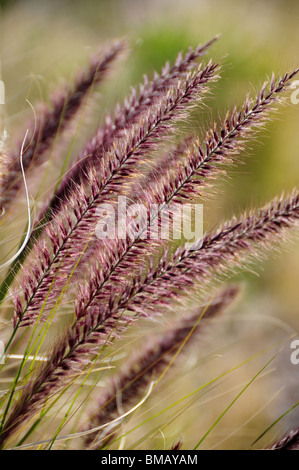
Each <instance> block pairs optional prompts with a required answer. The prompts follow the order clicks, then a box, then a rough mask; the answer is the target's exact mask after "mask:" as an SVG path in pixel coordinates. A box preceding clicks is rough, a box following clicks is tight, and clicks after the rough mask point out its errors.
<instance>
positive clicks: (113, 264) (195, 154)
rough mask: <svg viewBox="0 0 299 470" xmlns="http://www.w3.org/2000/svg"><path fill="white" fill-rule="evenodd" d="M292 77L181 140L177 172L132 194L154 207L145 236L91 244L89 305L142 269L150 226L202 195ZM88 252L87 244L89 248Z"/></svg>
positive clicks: (149, 242)
mask: <svg viewBox="0 0 299 470" xmlns="http://www.w3.org/2000/svg"><path fill="white" fill-rule="evenodd" d="M293 76H294V74H293V73H291V74H287V75H285V76H284V77H282V78H281V79H280V80H278V81H277V82H275V80H274V79H272V82H271V84H270V89H269V90H268V91H267V92H266V83H265V84H264V86H263V88H262V90H261V91H260V93H259V94H258V97H257V98H256V100H255V101H254V102H253V103H252V104H251V101H250V100H249V99H246V101H245V103H244V106H243V109H242V110H241V111H236V110H235V111H233V112H232V113H231V114H229V115H228V116H227V117H226V119H225V121H224V122H223V123H222V125H221V127H220V130H219V131H217V130H216V126H215V128H214V130H213V131H209V132H208V135H207V137H206V140H205V142H204V143H203V145H199V144H197V145H195V144H194V142H193V141H192V139H186V140H185V141H183V142H182V143H181V144H179V146H178V147H177V149H175V151H174V152H175V155H176V154H177V152H181V151H182V150H183V149H184V150H185V152H187V154H188V158H187V159H186V161H184V162H183V163H182V164H181V165H179V166H178V167H177V168H176V171H175V169H174V168H173V173H174V174H173V173H172V172H171V173H169V172H168V171H166V172H165V173H164V174H163V172H162V175H161V176H160V178H159V181H158V183H157V184H156V185H154V184H152V185H151V186H150V187H149V189H145V190H143V189H142V190H140V191H139V192H137V193H136V194H135V195H133V202H142V203H143V204H144V205H145V207H147V208H148V207H151V208H154V209H148V214H147V220H146V222H148V223H146V228H145V231H146V233H145V234H146V237H145V239H143V238H144V237H143V236H141V235H144V233H143V232H142V231H141V232H142V233H140V230H137V231H136V233H133V237H127V238H126V239H125V240H119V239H116V240H111V241H110V246H108V247H107V249H105V246H103V243H100V242H97V246H96V249H94V248H93V247H92V246H91V247H90V248H91V250H90V252H91V253H92V254H93V255H96V257H97V259H98V264H99V266H100V269H97V268H95V270H94V273H93V274H92V275H91V276H90V283H89V286H88V287H87V292H88V294H87V295H86V302H87V304H88V305H90V303H91V302H92V301H95V302H98V303H102V302H103V301H105V299H106V301H107V300H108V299H109V297H110V295H111V291H112V290H113V291H115V286H117V285H123V283H124V282H126V279H127V278H128V271H129V272H130V273H133V272H134V271H136V270H139V269H140V266H142V265H143V263H144V259H145V257H146V258H149V257H151V256H152V255H153V252H154V251H155V250H156V247H157V243H153V241H152V240H150V238H149V237H150V234H148V233H147V227H150V226H151V225H152V223H153V222H154V221H155V220H156V219H157V218H161V217H162V216H163V214H164V213H167V211H171V210H172V208H173V205H174V204H182V203H184V202H185V201H189V200H190V198H192V197H194V196H196V195H198V188H201V187H202V186H204V185H205V184H208V183H209V182H210V181H211V179H213V178H215V177H216V176H217V175H219V173H221V172H222V173H223V172H224V171H225V165H228V164H229V163H232V162H233V161H234V158H235V157H236V155H237V154H238V152H240V150H241V149H242V148H243V146H244V142H245V140H246V138H248V137H249V136H250V135H251V136H252V135H253V134H254V130H255V129H256V128H257V127H259V126H261V125H262V124H263V122H265V119H266V118H267V115H268V112H269V110H270V109H271V108H272V106H273V104H274V103H275V102H276V101H277V100H279V97H280V93H281V92H282V90H283V89H285V88H286V87H287V86H288V84H289V80H290V79H291V78H292V77H293ZM250 104H251V106H250ZM186 146H187V148H186ZM148 184H149V181H148ZM128 220H129V219H128ZM127 223H128V222H127ZM88 250H89V248H87V252H88ZM83 304H84V301H83V299H82V298H81V299H80V306H79V303H77V309H76V311H77V316H78V317H81V316H84V314H85V313H84V312H86V311H87V308H86V309H85V308H84V305H83Z"/></svg>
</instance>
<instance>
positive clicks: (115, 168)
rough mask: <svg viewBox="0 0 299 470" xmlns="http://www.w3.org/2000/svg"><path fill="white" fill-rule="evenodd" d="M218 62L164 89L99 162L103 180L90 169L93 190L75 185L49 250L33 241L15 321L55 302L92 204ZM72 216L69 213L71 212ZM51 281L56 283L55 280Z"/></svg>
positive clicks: (178, 115)
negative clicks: (32, 256)
mask: <svg viewBox="0 0 299 470" xmlns="http://www.w3.org/2000/svg"><path fill="white" fill-rule="evenodd" d="M216 69H217V65H215V64H212V63H209V64H208V65H207V66H206V67H204V68H203V69H202V67H201V66H199V68H198V71H197V72H195V73H193V74H191V75H188V76H187V78H186V80H185V82H180V84H179V86H178V87H176V88H172V89H170V90H169V91H168V93H167V98H166V101H165V103H162V104H159V105H157V106H156V108H155V112H154V111H153V110H151V111H150V112H149V113H147V115H146V118H145V119H144V122H143V123H142V125H141V126H140V127H139V128H138V129H134V132H133V133H132V134H131V135H129V137H128V138H126V139H125V142H123V139H121V140H120V142H117V143H115V148H114V149H113V152H109V153H108V154H107V155H105V157H103V158H102V160H101V175H102V180H101V181H99V180H98V178H97V176H96V174H95V172H94V171H93V170H91V171H90V172H89V184H88V186H90V188H91V190H90V193H89V194H87V191H86V187H85V185H83V183H81V184H80V185H78V186H77V187H76V188H74V190H73V192H72V195H71V196H70V201H69V203H68V204H67V205H65V206H64V207H63V210H61V211H59V212H58V213H57V215H56V217H55V219H54V220H53V221H52V224H50V225H49V228H48V229H47V232H48V236H49V238H50V240H51V243H52V253H51V254H50V252H49V250H48V248H47V247H46V246H45V245H42V246H41V245H40V244H37V245H36V247H37V251H38V254H37V257H36V258H37V261H38V263H36V260H34V261H33V263H31V266H30V268H29V269H27V270H26V273H25V276H24V278H23V281H22V285H23V286H24V293H25V306H24V308H20V307H21V305H22V302H21V299H20V298H19V296H18V294H16V301H15V303H16V305H17V310H16V316H15V323H16V324H22V325H23V326H25V325H28V324H29V323H33V322H34V321H35V319H36V317H37V316H38V312H39V311H40V309H41V308H44V306H45V300H46V299H47V309H49V308H51V306H53V303H52V302H51V300H52V299H55V297H56V296H57V293H59V291H60V290H61V286H62V285H63V283H64V282H65V280H66V279H67V278H68V276H69V275H70V274H71V271H72V268H73V267H74V265H75V263H76V261H77V259H78V252H79V253H80V252H81V251H82V249H83V247H84V245H85V244H86V243H88V240H90V237H91V236H92V235H93V233H94V230H95V226H96V224H97V222H98V221H97V218H96V216H95V213H96V208H97V207H98V206H99V205H100V204H104V203H107V202H109V201H110V200H111V199H112V198H113V197H115V195H116V194H117V192H118V190H119V188H120V185H121V184H122V182H123V181H124V180H126V178H128V177H129V176H130V175H131V174H132V173H133V171H134V169H135V166H136V165H138V164H139V163H140V160H141V159H142V156H143V155H145V154H146V152H148V151H149V150H152V149H154V148H156V146H157V139H158V138H159V137H161V136H162V135H165V133H166V131H168V132H169V131H172V130H173V125H174V123H175V122H176V121H177V120H178V119H183V118H184V117H185V116H186V107H187V106H188V105H190V104H192V103H194V100H196V98H197V97H199V94H200V93H202V92H204V91H205V86H206V84H207V83H209V82H211V81H212V80H214V79H215V70H216ZM70 214H72V216H71V215H70ZM54 279H55V282H53V280H54Z"/></svg>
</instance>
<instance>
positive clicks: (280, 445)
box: [267, 428, 299, 450]
mask: <svg viewBox="0 0 299 470" xmlns="http://www.w3.org/2000/svg"><path fill="white" fill-rule="evenodd" d="M267 450H299V428H295V429H292V430H291V431H289V432H288V433H286V434H285V435H284V436H283V437H282V438H281V439H279V441H277V442H275V443H274V444H272V445H271V447H269V448H268V449H267Z"/></svg>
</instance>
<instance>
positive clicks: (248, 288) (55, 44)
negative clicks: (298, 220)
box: [0, 0, 299, 448]
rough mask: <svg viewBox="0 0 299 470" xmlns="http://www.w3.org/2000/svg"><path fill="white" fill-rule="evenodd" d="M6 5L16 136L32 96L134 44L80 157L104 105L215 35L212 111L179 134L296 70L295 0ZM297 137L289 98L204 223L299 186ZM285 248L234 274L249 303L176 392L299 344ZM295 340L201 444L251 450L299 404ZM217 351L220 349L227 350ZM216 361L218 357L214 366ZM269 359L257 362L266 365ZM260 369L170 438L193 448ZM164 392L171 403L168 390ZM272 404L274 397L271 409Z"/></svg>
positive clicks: (208, 208)
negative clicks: (103, 52)
mask: <svg viewBox="0 0 299 470" xmlns="http://www.w3.org/2000/svg"><path fill="white" fill-rule="evenodd" d="M0 5H1V20H0V21H1V28H0V47H1V50H0V52H1V69H2V79H3V80H4V81H5V84H6V93H7V107H6V114H7V125H8V130H9V132H10V134H11V135H12V136H14V135H19V134H20V131H21V132H22V131H23V128H24V127H23V126H24V120H25V119H26V118H27V116H29V115H30V111H28V105H26V102H25V99H26V98H28V99H30V101H31V102H32V103H36V101H37V100H38V98H39V96H40V95H41V96H42V97H43V99H47V96H48V94H49V92H50V91H51V90H53V89H54V88H55V86H60V85H61V83H63V80H64V79H67V78H69V77H71V76H72V72H73V71H75V70H76V69H77V68H78V67H79V66H82V65H83V64H84V63H86V59H87V58H88V57H89V55H90V54H91V53H92V52H94V51H95V50H96V49H97V47H98V45H100V44H105V43H107V42H108V43H109V41H111V40H114V39H117V38H122V37H127V38H128V40H129V44H130V47H131V50H130V53H129V54H128V56H127V57H126V58H125V60H123V61H122V63H121V64H120V65H118V66H117V68H116V69H115V71H114V73H113V74H112V75H111V76H110V78H109V80H108V81H107V82H106V83H105V84H104V86H102V87H101V90H100V94H99V96H98V97H97V100H96V104H95V107H94V110H93V112H92V114H91V116H89V121H88V122H90V126H89V125H87V126H86V134H85V135H83V137H82V140H81V141H80V139H79V141H78V142H77V144H76V146H75V148H74V152H76V151H77V150H78V149H80V148H81V147H82V144H83V143H84V141H85V140H86V138H87V136H88V135H91V134H92V131H93V130H94V129H95V127H96V125H97V124H98V123H100V122H101V121H102V119H103V116H104V114H105V112H106V111H107V109H111V108H112V107H113V105H114V104H115V103H116V102H117V101H119V100H120V99H121V98H122V97H123V96H124V95H126V94H127V93H128V92H129V88H130V86H131V85H134V84H137V83H138V82H139V81H140V80H141V79H142V76H143V74H145V73H146V74H149V76H151V74H152V73H153V71H154V70H157V71H159V70H160V68H161V66H162V65H163V64H164V63H165V61H166V60H173V59H174V58H175V57H176V55H177V53H178V51H180V50H186V49H187V48H188V46H196V45H197V44H198V43H203V42H206V41H207V40H209V39H210V38H212V37H213V36H215V35H216V34H218V33H220V34H221V38H220V40H219V41H218V42H217V44H216V45H214V46H213V48H212V49H211V50H210V52H209V54H208V56H211V57H212V58H213V59H214V60H217V61H219V62H220V63H221V64H222V70H221V80H220V81H219V82H217V83H216V84H215V85H214V86H213V92H212V94H211V95H210V96H209V97H208V98H207V101H206V103H205V104H206V106H204V107H203V106H202V107H201V108H200V109H199V110H198V111H197V112H196V113H195V114H194V115H193V116H192V119H190V121H188V122H186V123H184V125H183V127H184V129H188V128H190V130H191V128H193V129H194V130H195V131H196V132H198V134H199V135H201V134H202V133H203V132H204V131H205V129H206V128H207V127H208V126H209V125H210V124H211V123H212V121H213V120H214V119H219V118H221V117H224V116H225V113H226V111H227V110H228V109H231V108H232V107H233V106H234V105H238V104H241V103H242V101H243V99H244V97H245V96H246V94H247V93H248V92H250V93H251V94H252V95H253V96H254V94H255V92H256V91H257V90H258V89H259V87H260V86H261V84H262V83H263V81H264V80H265V79H267V78H269V77H271V74H272V72H274V73H275V74H276V75H277V76H279V75H282V74H284V73H285V72H286V71H290V70H292V69H294V68H296V67H298V66H299V47H298V46H299V2H298V1H296V0H294V1H291V0H272V1H271V2H270V1H262V0H257V1H254V0H252V1H242V0H232V1H229V0H210V1H208V0H207V1H204V0H181V1H179V0H159V1H158V0H118V1H117V0H109V1H108V0H107V1H104V0H102V1H85V2H82V1H79V0H72V1H42V0H38V1H29V0H22V1H17V0H15V1H9V0H7V1H1V2H0ZM298 129H299V104H298V105H296V104H292V103H291V100H290V93H289V94H288V95H287V99H286V106H282V107H280V108H279V111H278V112H277V113H276V114H275V115H274V119H273V122H271V123H268V125H267V126H266V129H265V130H263V131H262V132H261V133H260V134H259V135H258V138H257V139H256V140H255V141H254V142H251V143H250V145H249V146H248V147H247V148H246V151H245V152H244V154H243V155H242V158H241V160H242V161H243V162H244V163H243V164H242V165H240V166H237V167H235V168H233V169H231V170H230V172H229V174H230V178H229V180H228V181H226V182H220V183H219V184H218V185H217V186H216V190H215V196H214V198H213V199H212V200H210V201H209V202H207V203H205V206H204V211H205V224H206V227H212V226H214V225H215V224H217V223H218V222H220V221H221V220H223V219H225V218H227V217H230V216H232V215H233V214H235V213H240V212H241V211H242V210H243V209H245V208H252V207H256V206H258V205H262V204H263V203H264V202H265V201H267V200H269V199H271V198H272V197H274V196H275V195H277V194H280V193H282V192H283V191H289V190H291V189H292V188H293V187H295V186H297V187H298V186H299V185H298V183H299V152H298V143H299V133H298ZM57 164H58V165H59V163H57ZM217 194H218V197H217ZM285 245H286V246H285V247H284V246H283V249H282V250H281V249H280V250H274V252H273V256H271V257H270V259H269V260H268V261H266V262H265V263H263V264H262V265H261V264H257V265H256V266H255V271H256V273H258V275H257V274H256V273H249V274H241V275H238V276H236V279H240V280H242V281H244V284H245V291H244V296H243V300H242V301H241V303H239V306H238V307H237V308H236V311H235V312H234V314H233V315H232V316H231V317H229V318H230V319H229V321H225V322H224V323H222V324H221V325H220V326H218V327H216V328H215V330H214V331H209V333H208V335H207V338H206V339H205V340H204V345H203V347H201V349H200V351H199V352H198V354H200V357H202V356H208V357H210V361H209V366H208V367H205V366H204V365H203V366H202V367H199V368H198V369H196V378H195V379H194V375H193V372H194V371H193V369H192V368H191V372H190V373H189V375H188V374H187V373H185V374H187V377H185V380H184V387H183V385H182V382H179V379H174V378H173V381H174V382H173V384H174V383H175V380H177V381H178V384H177V385H176V387H177V390H181V388H182V387H183V388H184V389H185V390H186V393H187V391H188V386H190V387H191V386H192V385H193V384H194V383H195V382H196V383H199V384H200V383H201V380H202V378H203V377H205V378H206V377H208V376H209V374H211V376H213V374H214V376H215V374H217V373H218V374H220V373H221V371H222V368H223V367H224V368H227V369H229V368H230V367H233V365H234V364H235V361H236V358H237V361H238V362H242V360H246V359H248V358H249V357H251V356H252V355H253V354H254V353H258V352H261V351H262V350H264V349H266V348H267V347H269V346H271V345H273V344H274V343H275V342H277V341H281V340H283V339H285V338H288V335H289V334H290V333H294V335H295V337H296V335H297V336H298V337H299V295H298V288H299V282H298V273H299V243H298V239H297V241H294V243H291V244H290V243H289V242H288V241H286V243H285ZM290 342H291V340H289V339H286V342H285V343H284V345H285V350H284V351H283V352H282V353H281V354H280V355H279V357H278V359H277V360H276V361H275V362H274V366H275V368H276V370H275V371H273V372H272V373H271V374H269V376H267V377H266V378H265V379H263V380H260V381H259V383H258V384H257V385H254V386H253V387H252V389H250V390H249V391H248V392H247V394H246V396H245V397H244V398H243V399H242V400H240V401H238V403H237V404H236V405H235V407H234V408H232V410H231V411H230V413H229V414H228V415H227V417H226V418H225V419H224V420H223V422H221V424H219V426H218V427H217V428H216V429H215V431H214V432H213V434H212V435H211V437H209V439H207V440H206V441H205V446H206V447H208V448H210V447H212V446H213V445H218V447H220V448H239V447H244V446H246V445H247V444H249V443H250V439H251V440H254V438H255V437H257V435H258V434H259V431H260V432H262V431H263V430H264V428H265V427H267V425H269V424H271V422H272V421H273V420H274V419H276V418H277V417H278V416H279V415H280V414H281V413H283V412H284V411H286V410H287V409H288V407H290V406H292V405H294V403H295V402H296V401H297V400H298V399H299V396H298V393H297V390H298V377H299V374H298V372H299V365H298V366H295V365H292V364H291V363H290V351H291V350H290ZM227 345H229V347H228V346H227ZM222 347H224V350H225V353H221V354H220V353H219V350H221V348H222ZM217 351H218V352H217ZM213 357H214V358H218V359H215V360H212V359H211V358H213ZM266 357H268V356H262V358H260V361H261V362H259V363H258V364H260V366H262V365H263V364H264V363H265V362H266ZM220 358H222V359H221V360H220ZM256 367H257V368H256ZM257 369H258V366H257V365H256V364H255V365H254V366H252V368H251V367H249V368H246V369H245V370H244V371H243V369H242V371H241V372H240V371H239V373H238V374H237V376H236V377H235V378H234V379H233V382H232V383H230V384H228V383H227V382H225V381H224V385H223V386H224V387H227V390H228V396H225V397H224V398H215V399H214V401H213V400H211V403H210V404H207V405H205V406H203V407H202V408H203V409H201V410H199V409H198V419H196V420H195V421H194V410H197V408H196V406H195V405H193V407H191V412H190V411H189V414H188V410H187V411H186V413H185V414H184V415H183V417H181V418H179V419H178V421H177V422H176V425H175V426H173V429H172V430H171V433H170V436H171V437H175V436H176V435H178V436H179V435H180V434H182V435H183V436H184V441H185V447H186V448H188V447H189V446H191V445H192V443H193V445H194V443H195V442H196V439H197V438H200V437H201V434H202V433H203V432H204V431H205V430H206V429H207V428H208V427H209V425H211V424H212V422H213V419H215V418H216V417H217V413H218V414H220V412H221V411H223V410H224V408H225V406H227V405H228V403H229V401H230V400H229V397H230V398H231V399H232V398H233V397H234V394H236V391H235V392H232V394H231V395H230V393H229V390H230V388H233V387H235V386H238V384H243V383H246V380H247V381H248V380H250V378H251V377H252V376H253V375H254V373H255V372H256V370H257ZM192 371H193V372H192ZM189 376H190V377H189ZM173 384H172V385H170V386H173ZM281 387H284V388H283V390H280V388H281ZM191 388H194V387H193V386H192V387H191ZM221 390H222V389H221ZM221 390H216V391H214V392H211V397H212V396H213V393H214V394H215V396H217V394H220V395H221ZM278 391H279V394H278V396H277V397H276V398H275V399H274V398H273V397H275V394H276V393H278ZM164 393H165V396H168V395H167V393H168V392H167V387H166V390H165V391H164ZM178 393H179V392H178ZM271 397H272V398H273V401H271V403H270V405H269V406H267V407H266V403H267V402H268V401H269V400H270V399H271ZM263 407H264V408H263ZM192 410H193V411H192ZM257 410H261V411H260V413H257ZM255 415H256V416H255ZM291 423H297V424H298V423H299V414H298V413H296V411H295V412H294V413H293V414H292V415H291V416H288V418H287V421H284V422H283V423H282V424H280V426H279V427H278V429H276V428H275V432H276V433H277V435H279V433H280V432H282V431H283V430H285V429H287V428H288V426H289V425H290V424H291ZM239 427H240V430H239V431H238V432H236V433H235V434H234V435H232V436H231V437H229V438H228V439H227V440H225V441H224V442H223V443H221V442H222V440H223V439H224V438H225V437H227V436H230V434H231V433H233V432H234V431H236V430H237V429H238V428H239ZM158 434H159V433H158ZM274 435H275V433H274V434H273V436H274ZM155 439H156V441H155V445H156V446H157V447H163V445H164V444H165V442H164V440H163V437H162V436H161V435H158V437H157V438H155ZM167 443H168V444H169V441H167ZM144 445H145V446H146V444H144Z"/></svg>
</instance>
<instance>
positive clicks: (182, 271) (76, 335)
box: [0, 193, 299, 446]
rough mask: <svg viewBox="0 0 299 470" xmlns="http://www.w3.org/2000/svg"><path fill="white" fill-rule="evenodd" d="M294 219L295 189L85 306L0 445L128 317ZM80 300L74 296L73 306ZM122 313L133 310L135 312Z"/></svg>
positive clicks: (235, 258)
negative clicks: (105, 300)
mask: <svg viewBox="0 0 299 470" xmlns="http://www.w3.org/2000/svg"><path fill="white" fill-rule="evenodd" d="M298 220H299V194H298V193H294V194H292V195H291V196H289V197H287V198H281V199H279V200H277V199H275V200H274V201H272V203H270V204H269V205H268V206H266V207H265V208H264V209H260V210H259V211H258V212H257V213H256V214H253V213H252V214H249V215H247V216H243V217H242V218H241V219H240V220H237V221H233V222H230V223H227V224H225V225H223V226H222V227H221V228H220V229H219V230H218V231H216V232H215V233H212V234H211V235H206V236H205V237H204V240H203V243H202V244H201V247H200V248H198V249H195V248H194V249H189V250H178V251H177V253H176V254H175V256H174V257H173V259H172V260H168V259H167V256H164V257H163V258H162V260H161V261H160V262H159V264H158V266H156V267H155V268H153V267H152V268H151V269H149V272H148V274H147V275H146V277H145V278H144V276H141V275H140V276H138V277H136V278H135V279H134V282H133V283H130V284H129V285H128V286H127V288H124V290H123V293H122V294H121V295H120V296H118V298H116V297H115V295H114V293H111V294H112V295H111V296H110V299H109V302H108V306H105V305H103V304H102V305H101V304H98V303H91V304H90V305H88V311H87V312H86V313H85V315H84V316H83V317H82V318H81V319H79V320H77V321H76V322H75V323H74V325H73V327H70V328H69V329H68V330H67V331H66V332H65V333H64V335H63V337H62V338H61V340H60V341H59V342H58V343H57V345H56V349H55V351H54V352H53V353H52V355H51V359H50V360H49V362H48V363H47V364H46V366H45V367H44V368H43V369H41V370H40V372H39V374H38V376H37V378H36V379H35V380H32V381H31V382H30V383H29V384H28V385H27V387H26V388H24V390H23V393H22V395H21V398H20V400H19V401H18V402H17V403H16V405H15V408H14V409H13V410H12V412H11V414H10V416H9V417H8V419H7V421H6V423H5V424H4V427H3V430H2V433H1V437H0V446H3V445H4V444H5V443H6V441H7V439H9V437H10V436H11V435H12V434H13V433H14V432H15V430H16V429H18V428H19V426H20V425H21V424H24V422H25V421H27V420H28V419H29V418H30V416H32V414H34V413H35V412H37V411H38V410H39V409H40V408H41V407H42V406H43V403H44V402H45V400H46V399H47V398H48V397H49V396H50V395H53V394H54V393H56V392H57V391H59V389H60V388H61V387H62V386H63V385H65V383H66V382H67V381H68V377H69V376H70V375H72V376H74V374H76V373H79V372H80V371H82V369H84V368H85V367H86V366H87V365H88V364H90V361H91V359H90V357H91V356H94V357H98V355H99V351H101V347H102V346H103V345H105V344H107V341H109V339H110V340H111V339H112V338H113V336H115V335H116V334H117V332H119V331H120V330H121V329H124V328H126V327H127V326H128V324H130V322H131V321H132V320H134V319H136V318H138V317H139V316H140V315H143V316H147V315H149V314H154V313H156V311H157V308H158V307H160V306H163V307H168V306H170V304H171V303H172V302H173V301H174V300H176V299H178V298H179V297H180V296H182V295H184V294H186V293H187V292H188V291H190V289H192V288H194V286H195V285H198V284H199V283H201V285H203V283H204V282H206V281H207V279H209V278H210V276H211V274H212V273H214V274H215V273H216V274H219V273H221V272H223V271H228V270H229V269H233V268H236V267H238V266H240V265H241V264H242V260H244V258H245V259H246V260H247V259H248V258H249V257H250V255H251V256H254V257H255V258H256V256H257V254H258V253H259V250H258V247H259V246H260V247H263V248H267V247H268V248H269V246H271V243H273V241H275V240H277V239H279V237H281V236H283V235H284V234H285V232H286V229H288V228H290V227H292V225H293V224H295V223H298ZM85 294H86V295H88V292H87V293H85ZM81 302H82V299H80V298H79V300H78V303H79V305H80V303H81ZM83 303H85V299H84V302H83ZM125 312H133V313H135V316H134V317H133V316H132V314H130V315H128V314H126V313H125Z"/></svg>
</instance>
